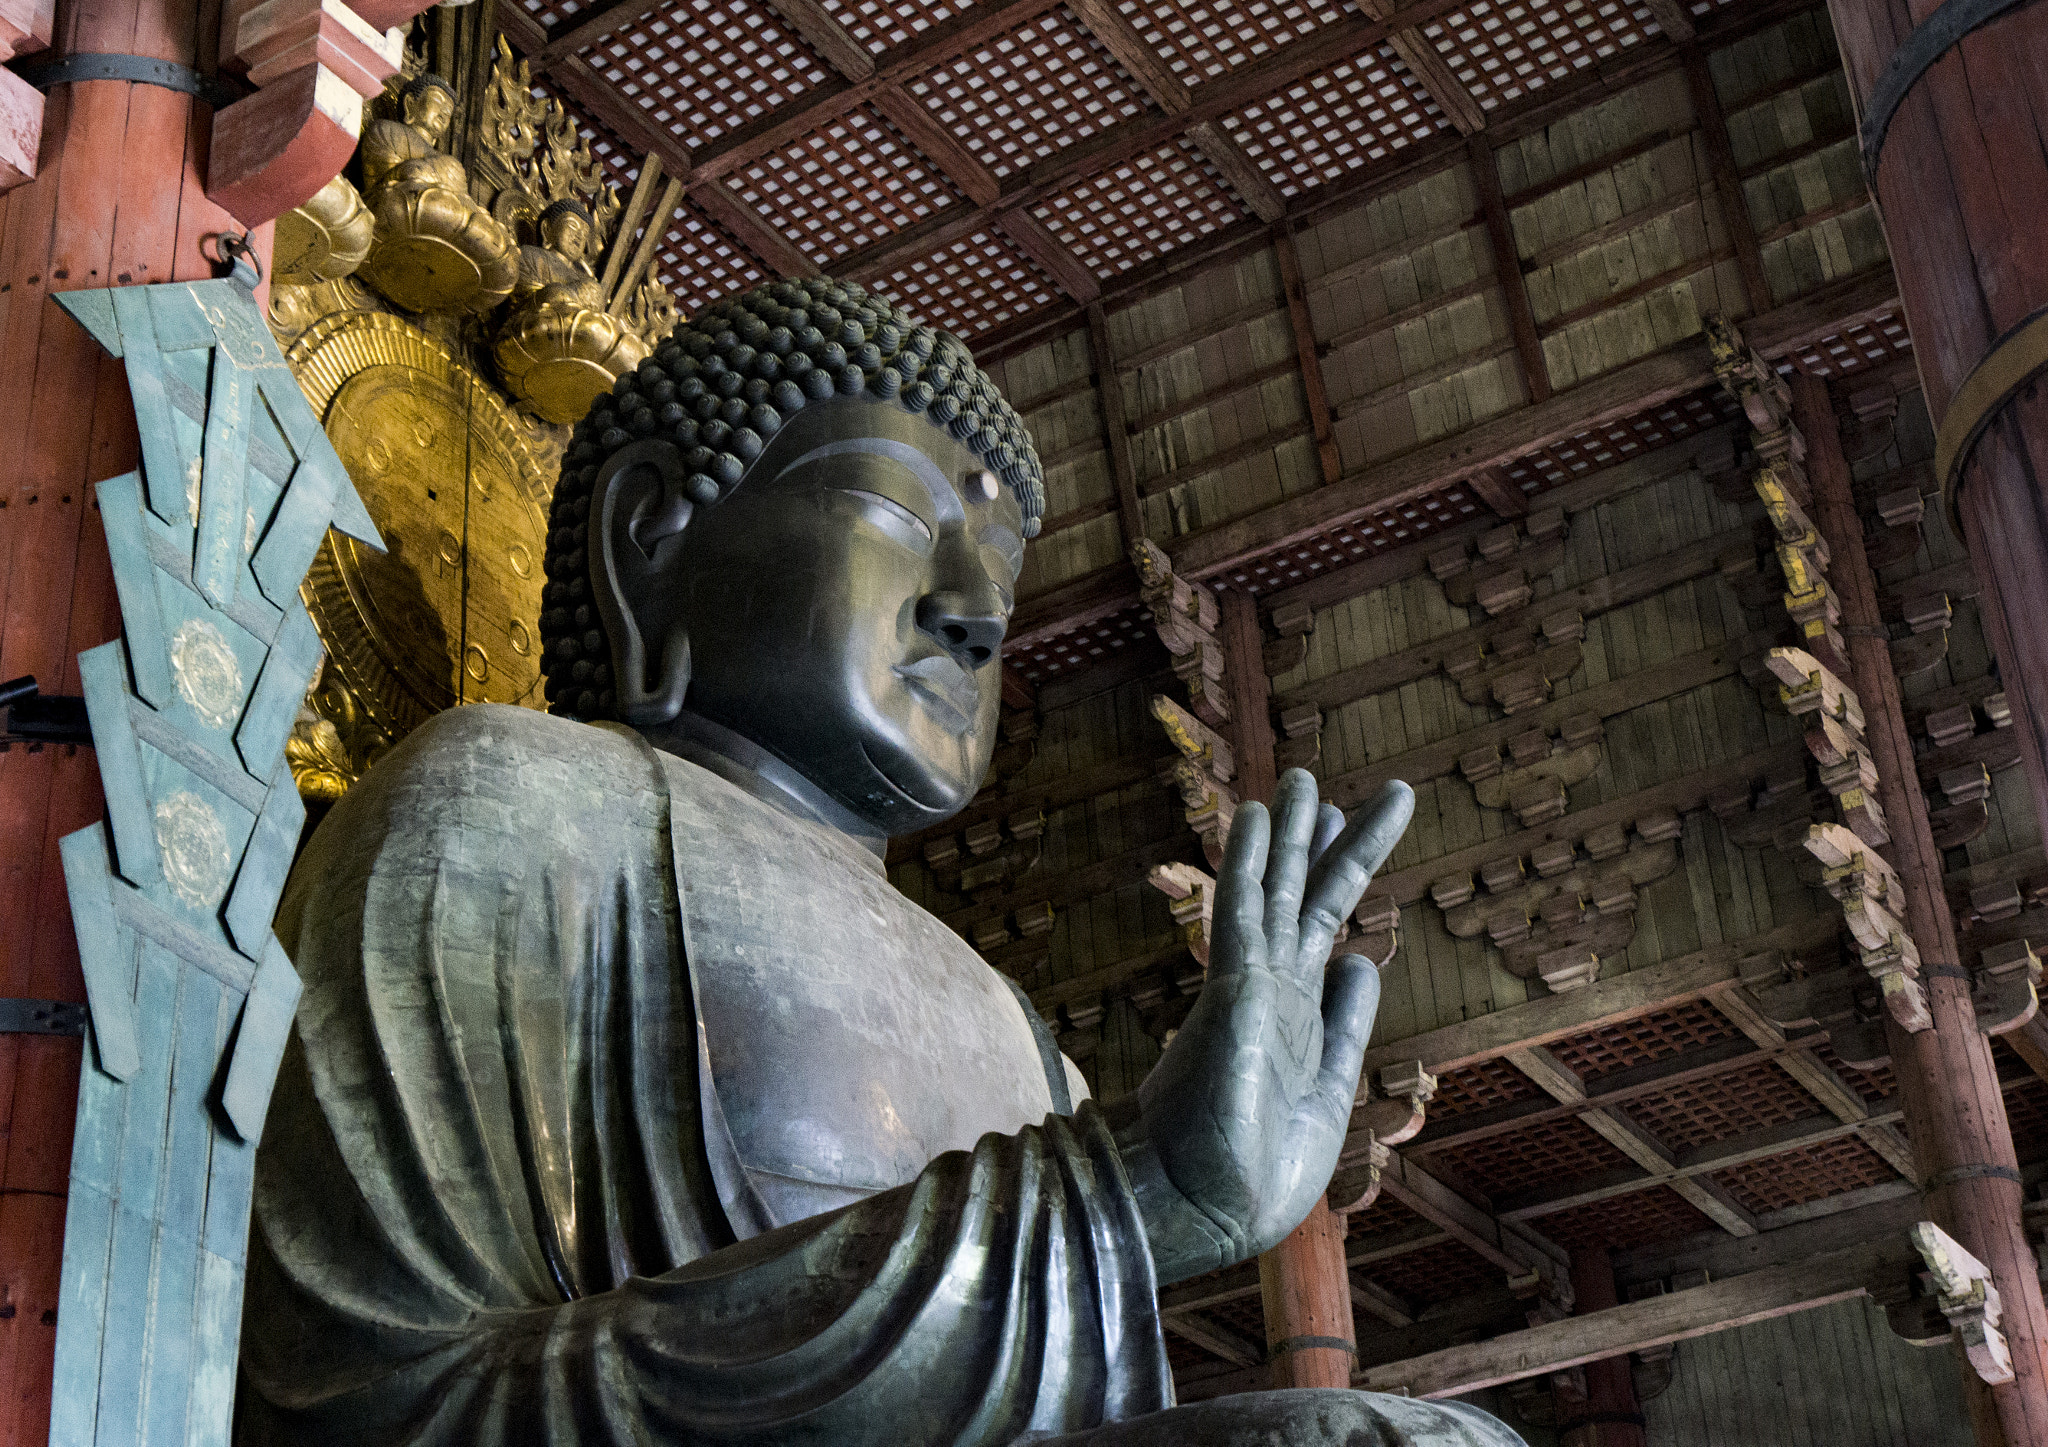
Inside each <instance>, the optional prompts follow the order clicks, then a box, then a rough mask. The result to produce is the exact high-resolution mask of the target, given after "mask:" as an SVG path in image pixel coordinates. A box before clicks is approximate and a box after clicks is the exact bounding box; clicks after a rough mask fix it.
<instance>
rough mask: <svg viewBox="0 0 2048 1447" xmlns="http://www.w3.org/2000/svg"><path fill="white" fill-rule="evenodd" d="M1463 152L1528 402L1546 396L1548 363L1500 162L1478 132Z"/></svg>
mask: <svg viewBox="0 0 2048 1447" xmlns="http://www.w3.org/2000/svg"><path fill="white" fill-rule="evenodd" d="M1466 154H1467V155H1468V156H1469V157H1470V158H1471V163H1472V184H1473V189H1475V190H1476V191H1478V193H1479V211H1480V214H1481V215H1482V216H1483V217H1485V219H1486V240H1487V245H1488V247H1489V248H1490V249H1491V250H1492V252H1493V274H1494V276H1495V277H1497V278H1498V279H1499V281H1500V291H1501V297H1502V299H1503V300H1504V301H1505V302H1506V304H1507V310H1508V330H1509V331H1510V332H1512V333H1513V334H1514V338H1515V355H1516V356H1517V357H1518V358H1519V359H1520V360H1521V364H1522V384H1523V386H1524V388H1525V389H1526V390H1527V392H1528V396H1529V401H1530V403H1531V404H1532V405H1533V404H1538V403H1542V402H1545V401H1547V400H1549V397H1550V364H1549V363H1548V362H1546V361H1545V360H1544V357H1543V343H1542V341H1541V340H1540V339H1539V338H1538V337H1537V335H1536V313H1535V311H1534V310H1533V309H1532V308H1531V307H1530V305H1529V289H1528V287H1527V286H1526V285H1524V284H1523V281H1522V259H1521V254H1520V252H1518V251H1517V250H1516V249H1515V232H1514V228H1513V227H1512V226H1511V225H1509V223H1508V208H1507V203H1506V202H1505V201H1503V200H1502V199H1501V191H1500V167H1499V164H1498V163H1497V162H1496V161H1495V160H1494V155H1493V147H1492V146H1491V145H1489V144H1488V143H1487V142H1486V140H1485V139H1484V138H1483V137H1480V136H1474V137H1472V139H1471V140H1470V141H1468V142H1467V143H1466ZM1604 304H1605V303H1603V305H1604Z"/></svg>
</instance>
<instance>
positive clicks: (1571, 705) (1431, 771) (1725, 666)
mask: <svg viewBox="0 0 2048 1447" xmlns="http://www.w3.org/2000/svg"><path fill="white" fill-rule="evenodd" d="M1777 636H1778V633H1777V630H1774V629H1763V630H1760V631H1758V632H1756V633H1749V634H1745V635H1743V636H1742V637H1740V638H1730V639H1726V640H1724V641H1722V642H1720V643H1715V644H1710V645H1709V646H1707V647H1705V648H1702V649H1699V650H1698V651H1697V652H1693V653H1682V654H1680V655H1679V656H1678V657H1676V658H1672V659H1668V660H1667V661H1665V662H1663V663H1660V664H1658V665H1656V666H1655V667H1654V668H1645V669H1642V670H1640V671H1638V672H1636V673H1631V674H1629V675H1627V676H1626V677H1623V678H1617V679H1614V680H1613V681H1611V682H1608V683H1602V684H1596V685H1594V686H1593V687H1592V688H1588V689H1584V690H1582V691H1581V692H1579V693H1571V694H1566V695H1564V696H1563V697H1562V698H1556V699H1553V700H1551V701H1550V702H1549V703H1546V704H1544V705H1543V706H1542V707H1541V708H1534V709H1529V710H1527V711H1525V712H1523V713H1519V714H1515V715H1513V716H1512V717H1508V718H1502V719H1497V720H1495V721H1494V722H1493V723H1490V724H1481V725H1479V726H1478V727H1477V728H1471V729H1467V730H1465V732H1463V733H1461V734H1453V735H1451V736H1450V737H1449V738H1447V739H1441V740H1439V741H1437V742H1436V743H1433V744H1425V745H1424V746H1423V747H1421V748H1419V749H1410V750H1409V751H1408V752H1407V753H1405V754H1395V755H1393V756H1392V757H1390V758H1386V759H1382V760H1381V761H1380V762H1378V763H1376V764H1370V765H1368V766H1366V767H1365V768H1362V769H1353V770H1351V771H1350V772H1348V773H1343V774H1338V775H1336V776H1334V777H1331V778H1326V779H1324V780H1323V796H1324V797H1325V798H1327V799H1328V800H1329V801H1330V802H1331V803H1333V804H1335V805H1336V806H1337V807H1338V808H1340V809H1349V808H1353V807H1355V806H1356V805H1358V804H1361V803H1363V802H1364V801H1365V800H1367V799H1370V798H1371V797H1372V796H1373V795H1374V794H1376V793H1377V792H1379V789H1380V786H1381V785H1383V784H1385V783H1386V782H1387V781H1388V780H1389V779H1405V780H1406V781H1407V782H1408V783H1410V784H1420V783H1422V782H1423V781H1424V780H1427V779H1437V778H1441V777H1443V776H1444V775H1445V774H1448V773H1450V772H1451V771H1452V770H1454V769H1456V768H1457V767H1458V759H1459V758H1460V756H1462V755H1463V754H1465V753H1468V752H1470V751H1471V750H1473V749H1481V748H1485V747H1486V746H1487V745H1488V744H1504V743H1506V742H1507V741H1508V740H1509V739H1511V738H1513V737H1515V735H1517V734H1520V733H1526V732H1527V731H1528V730H1530V729H1532V728H1540V729H1543V730H1545V731H1546V732H1548V731H1553V730H1555V729H1556V728H1557V727H1558V726H1559V725H1560V724H1562V723H1563V722H1564V721H1565V720H1566V719H1568V718H1573V717H1576V716H1577V715H1580V714H1592V715H1593V716H1594V717H1596V718H1601V719H1608V718H1613V717H1614V716H1615V715H1617V714H1623V713H1627V712H1628V711H1629V710H1631V709H1635V708H1640V707H1642V706H1643V705H1644V704H1646V703H1657V702H1660V701H1662V700H1664V699H1667V698H1672V697H1675V696H1676V695H1678V694H1681V693H1686V692H1689V691H1690V690H1692V689H1695V688H1698V687H1700V686H1701V685H1702V684H1707V683H1712V682H1714V681H1715V680H1716V679H1721V678H1728V677H1732V676H1733V675H1734V674H1736V673H1737V672H1738V671H1739V670H1740V669H1741V666H1742V660H1743V659H1744V658H1747V657H1749V656H1750V655H1752V654H1756V653H1761V652H1762V651H1763V650H1764V649H1766V648H1769V647H1771V646H1772V644H1773V643H1775V641H1776V640H1777ZM1799 746H1800V743H1799V740H1798V739H1788V740H1787V741H1785V742H1784V743H1781V744H1778V745H1776V746H1774V747H1772V748H1770V749H1766V750H1762V751H1759V752H1758V753H1757V754H1755V755H1753V756H1750V757H1748V758H1742V759H1736V760H1733V761H1731V762H1729V763H1725V764H1717V765H1713V766H1711V767H1709V768H1705V769H1699V770H1695V771H1694V772H1693V773H1690V774H1687V775H1685V776H1683V777H1681V778H1678V779H1668V780H1666V781H1665V782H1664V783H1662V784H1656V785H1652V786H1651V787H1650V788H1648V789H1644V790H1640V791H1638V792H1637V793H1634V794H1630V795H1625V796H1623V797H1622V798H1618V799H1610V800H1608V801H1607V802H1605V803H1603V804H1596V805H1594V806H1593V807H1592V808H1590V809H1581V810H1578V811H1577V812H1576V813H1574V814H1567V815H1566V816H1565V817H1564V818H1562V819H1559V820H1556V821H1555V822H1553V823H1551V824H1549V825H1546V826H1544V827H1542V828H1539V829H1528V830H1523V831H1521V832H1520V833H1519V834H1515V835H1510V836H1508V837H1507V838H1505V839H1495V840H1492V841H1488V842H1482V843H1480V844H1476V845H1474V846H1472V849H1470V850H1461V851H1459V852H1458V853H1457V854H1454V855H1447V856H1445V857H1444V858H1443V859H1441V860H1432V861H1429V862H1427V863H1424V864H1416V865H1411V866H1409V867H1408V868H1407V869H1402V870H1397V871H1396V872H1394V873H1393V874H1388V875H1383V876H1381V877H1380V878H1379V879H1377V880H1375V881H1374V882H1373V892H1374V893H1375V894H1391V895H1393V896H1394V897H1395V898H1396V899H1398V900H1400V901H1401V902H1402V903H1403V904H1406V903H1409V902H1410V901H1412V900H1416V899H1420V898H1421V897H1422V894H1423V891H1424V890H1426V889H1427V888H1428V886H1429V884H1430V882H1431V881H1432V880H1435V879H1441V878H1442V877H1443V876H1444V875H1446V874H1455V873H1457V871H1458V870H1459V869H1460V868H1477V867H1478V866H1479V865H1480V864H1483V863H1485V862H1486V861H1487V860H1489V859H1502V858H1505V857H1506V856H1508V855H1509V854H1513V853H1515V852H1516V849H1517V847H1518V846H1519V847H1523V848H1534V847H1535V845H1537V844H1544V843H1548V842H1550V841H1551V840H1553V839H1560V838H1565V837H1571V838H1583V837H1584V835H1583V834H1580V833H1578V832H1576V831H1578V830H1580V829H1581V828H1583V829H1587V830H1591V829H1597V828H1599V827H1601V826H1602V825H1604V824H1609V823H1619V824H1626V823H1629V822H1630V821H1632V820H1633V819H1634V818H1635V817H1636V815H1637V812H1639V811H1640V812H1649V811H1651V810H1652V809H1676V810H1678V811H1679V812H1681V813H1683V812H1684V811H1685V810H1687V809H1693V808H1697V807H1699V805H1700V804H1701V803H1703V802H1704V801H1705V799H1706V796H1707V794H1708V793H1711V792H1712V791H1713V790H1714V789H1716V788H1719V787H1720V786H1721V785H1723V784H1726V783H1737V782H1741V781H1742V780H1744V779H1748V778H1752V777H1761V776H1762V773H1763V772H1764V771H1765V770H1766V768H1767V767H1768V763H1767V761H1770V762H1781V761H1789V760H1792V759H1793V758H1794V757H1795V751H1796V750H1797V748H1798V747H1799ZM1752 763H1755V765H1756V767H1757V770H1758V772H1757V773H1756V774H1755V775H1752V774H1750V773H1749V772H1748V771H1749V767H1750V765H1751V764H1752ZM1475 851H1477V852H1475ZM1454 861H1455V862H1454ZM1468 861H1469V862H1468ZM1432 870H1434V871H1436V872H1435V873H1431V871H1432ZM1425 876H1427V877H1425Z"/></svg>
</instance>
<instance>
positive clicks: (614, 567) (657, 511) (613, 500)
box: [587, 441, 696, 727]
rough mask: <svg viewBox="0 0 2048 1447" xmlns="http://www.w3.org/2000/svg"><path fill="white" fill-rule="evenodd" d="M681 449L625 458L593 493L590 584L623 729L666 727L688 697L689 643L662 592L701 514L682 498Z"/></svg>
mask: <svg viewBox="0 0 2048 1447" xmlns="http://www.w3.org/2000/svg"><path fill="white" fill-rule="evenodd" d="M684 478H685V473H684V469H683V460H682V457H681V455H680V454H679V453H678V452H677V450H676V448H675V445H674V444H673V443H669V442H660V441H649V442H639V443H635V444H633V445H632V446H630V447H625V448H621V449H620V450H619V451H618V452H617V453H615V454H613V456H612V458H611V459H610V461H608V462H607V463H606V464H605V468H604V471H603V472H602V473H600V474H599V475H598V477H597V480H596V482H595V484H594V485H593V487H592V495H591V506H590V526H589V530H588V534H587V536H588V538H589V547H590V550H591V551H590V582H591V592H592V594H593V601H594V602H595V603H596V605H597V611H598V616H599V617H600V618H601V619H602V620H603V622H604V627H605V633H606V636H607V638H608V639H609V641H610V643H611V655H612V676H613V688H614V689H615V690H616V697H617V700H618V705H617V707H618V714H619V717H620V718H621V719H623V720H624V721H625V722H627V723H629V724H633V725H635V726H641V727H644V726H647V725H650V724H661V723H667V722H668V721H669V720H671V719H673V718H674V717H675V716H676V715H677V714H678V713H679V712H681V711H682V707H683V699H684V697H685V696H686V695H687V694H688V693H689V688H690V635H689V630H688V628H687V627H686V626H685V624H684V622H683V619H682V618H681V617H680V616H679V614H678V613H677V610H676V599H677V592H678V590H677V589H675V588H672V587H664V586H662V584H661V579H662V574H663V572H664V565H665V564H668V563H671V562H673V560H674V557H675V552H676V549H677V548H678V547H679V546H680V543H681V538H682V534H683V532H684V531H685V530H686V529H687V528H688V527H689V524H690V518H691V516H692V515H693V513H694V512H695V506H696V505H695V504H694V503H692V502H691V501H690V500H689V497H688V494H687V493H686V492H685V491H684V488H683V482H684Z"/></svg>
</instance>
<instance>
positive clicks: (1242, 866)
mask: <svg viewBox="0 0 2048 1447" xmlns="http://www.w3.org/2000/svg"><path fill="white" fill-rule="evenodd" d="M1270 833H1271V825H1270V823H1269V822H1268V820H1267V818H1266V806H1265V805H1264V804H1242V805H1239V806H1238V810H1237V813H1236V814H1234V815H1232V816H1231V820H1230V838H1229V839H1228V841H1227V842H1226V843H1225V844H1224V846H1223V869H1222V871H1221V874H1220V877H1219V878H1218V879H1217V881H1216V912H1215V920H1214V922H1213V924H1212V925H1211V942H1210V949H1209V959H1210V962H1211V965H1212V970H1211V978H1216V977H1218V976H1223V975H1231V974H1235V973H1237V972H1238V971H1239V970H1242V969H1243V968H1244V966H1245V964H1246V962H1247V961H1248V960H1249V959H1250V957H1251V952H1252V951H1254V950H1256V951H1258V952H1260V953H1263V952H1264V949H1265V936H1264V933H1263V931H1262V930H1261V929H1260V927H1259V917H1260V915H1261V914H1262V913H1263V912H1264V910H1265V891H1264V890H1263V889H1262V888H1261V886H1260V883H1259V881H1260V880H1261V879H1262V878H1263V877H1264V875H1265V873H1266V851H1267V844H1268V839H1269V836H1270Z"/></svg>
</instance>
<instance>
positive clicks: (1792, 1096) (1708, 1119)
mask: <svg viewBox="0 0 2048 1447" xmlns="http://www.w3.org/2000/svg"><path fill="white" fill-rule="evenodd" d="M1628 1113H1629V1114H1630V1115H1631V1116H1633V1117H1635V1119H1636V1120H1637V1121H1638V1122H1639V1123H1640V1124H1642V1125H1643V1126H1644V1127H1645V1128H1646V1129H1647V1130H1648V1131H1649V1132H1650V1134H1651V1135H1653V1136H1655V1137H1656V1138H1657V1139H1658V1140H1660V1141H1662V1142H1663V1143H1664V1144H1665V1145H1667V1146H1670V1147H1671V1148H1672V1149H1673V1150H1689V1149H1691V1148H1693V1147H1696V1146H1703V1145H1710V1144H1712V1143H1713V1142H1715V1141H1724V1140H1729V1139H1731V1138H1733V1137H1735V1136H1740V1135H1747V1134H1749V1133H1750V1132H1751V1131H1759V1130H1764V1129H1766V1128H1767V1127H1770V1126H1774V1125H1783V1124H1785V1123H1787V1122H1789V1121H1795V1120H1811V1119H1813V1118H1814V1117H1815V1116H1818V1115H1822V1114H1824V1112H1823V1111H1822V1109H1821V1106H1820V1103H1819V1102H1818V1101H1816V1100H1815V1099H1814V1098H1813V1097H1812V1096H1811V1095H1808V1094H1807V1093H1806V1091H1805V1090H1804V1089H1802V1088H1801V1087H1800V1086H1799V1084H1798V1083H1797V1082H1795V1081H1794V1080H1793V1079H1792V1077H1791V1076H1789V1075H1787V1074H1786V1073H1785V1072H1784V1071H1782V1070H1780V1069H1779V1068H1778V1067H1777V1066H1776V1065H1773V1064H1770V1063H1769V1062H1766V1063H1764V1064H1762V1065H1759V1066H1756V1067H1753V1068H1751V1069H1748V1070H1740V1071H1734V1072H1731V1073H1729V1074H1725V1075H1716V1076H1713V1077H1711V1078H1709V1079H1706V1080H1695V1081H1691V1082H1688V1083H1687V1084H1684V1085H1677V1086H1673V1087H1672V1088H1671V1089H1669V1090H1662V1091H1659V1092H1657V1094H1655V1095H1645V1096H1640V1097H1638V1098H1636V1099H1635V1100H1632V1101H1630V1102H1629V1103H1628Z"/></svg>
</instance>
